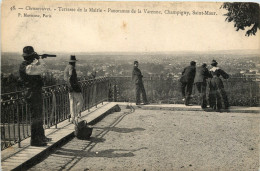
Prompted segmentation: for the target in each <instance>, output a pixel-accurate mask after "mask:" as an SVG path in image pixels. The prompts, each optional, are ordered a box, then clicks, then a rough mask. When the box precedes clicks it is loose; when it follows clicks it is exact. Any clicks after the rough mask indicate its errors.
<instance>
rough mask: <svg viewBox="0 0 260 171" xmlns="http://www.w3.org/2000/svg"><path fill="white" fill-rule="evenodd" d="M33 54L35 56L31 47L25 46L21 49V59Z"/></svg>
mask: <svg viewBox="0 0 260 171" xmlns="http://www.w3.org/2000/svg"><path fill="white" fill-rule="evenodd" d="M34 54H36V52H34V49H33V47H32V46H25V47H24V48H23V57H27V56H31V55H34Z"/></svg>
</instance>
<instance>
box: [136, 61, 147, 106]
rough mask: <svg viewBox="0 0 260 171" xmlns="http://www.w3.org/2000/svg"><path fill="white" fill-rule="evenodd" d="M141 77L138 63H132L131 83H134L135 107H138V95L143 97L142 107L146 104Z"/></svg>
mask: <svg viewBox="0 0 260 171" xmlns="http://www.w3.org/2000/svg"><path fill="white" fill-rule="evenodd" d="M142 78H143V75H142V73H141V70H140V69H139V68H138V61H134V69H133V73H132V81H133V82H134V83H135V94H136V105H140V103H141V102H140V93H141V94H142V97H143V102H144V105H145V104H148V100H147V97H146V92H145V89H144V84H143V79H142Z"/></svg>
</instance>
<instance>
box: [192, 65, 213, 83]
mask: <svg viewBox="0 0 260 171" xmlns="http://www.w3.org/2000/svg"><path fill="white" fill-rule="evenodd" d="M207 78H212V75H211V74H210V72H209V70H208V69H207V68H206V67H203V66H200V67H197V68H196V74H195V79H194V83H201V82H202V83H206V79H207Z"/></svg>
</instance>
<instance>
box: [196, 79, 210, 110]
mask: <svg viewBox="0 0 260 171" xmlns="http://www.w3.org/2000/svg"><path fill="white" fill-rule="evenodd" d="M196 87H197V90H198V92H199V104H200V106H201V108H206V107H207V98H206V87H207V83H204V82H198V83H196Z"/></svg>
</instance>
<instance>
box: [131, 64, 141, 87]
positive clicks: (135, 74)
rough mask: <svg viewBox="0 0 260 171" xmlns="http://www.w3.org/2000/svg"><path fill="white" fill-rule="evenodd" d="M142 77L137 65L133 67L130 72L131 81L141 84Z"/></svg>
mask: <svg viewBox="0 0 260 171" xmlns="http://www.w3.org/2000/svg"><path fill="white" fill-rule="evenodd" d="M142 78H143V75H142V72H141V70H140V69H139V68H138V67H134V69H133V73H132V81H133V82H134V83H135V84H142V83H143V80H142Z"/></svg>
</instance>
